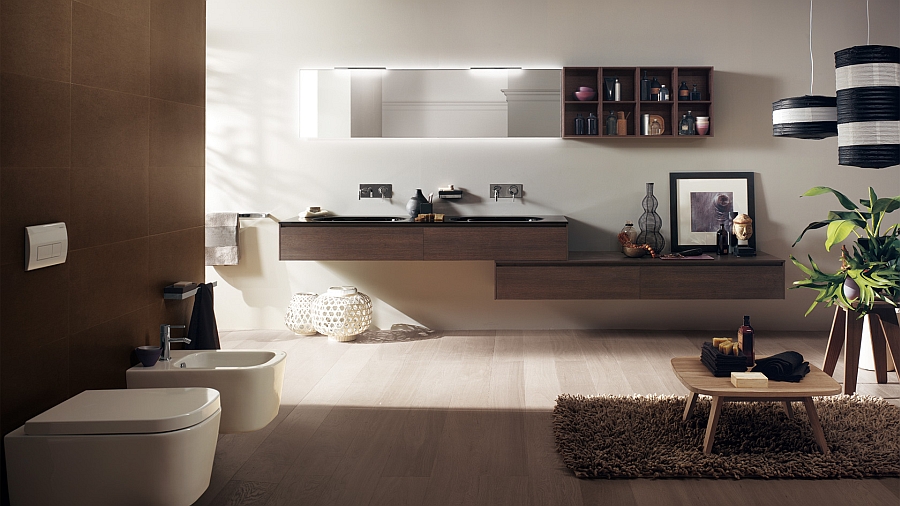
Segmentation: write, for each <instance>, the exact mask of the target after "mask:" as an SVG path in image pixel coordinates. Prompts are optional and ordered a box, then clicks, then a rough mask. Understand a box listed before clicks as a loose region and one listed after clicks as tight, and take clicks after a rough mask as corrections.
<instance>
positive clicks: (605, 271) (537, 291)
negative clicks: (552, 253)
mask: <svg viewBox="0 0 900 506" xmlns="http://www.w3.org/2000/svg"><path fill="white" fill-rule="evenodd" d="M639 269H640V267H637V266H635V267H598V266H560V265H550V266H546V267H544V266H503V265H498V266H497V272H496V298H497V299H507V300H541V299H638V298H640V273H639Z"/></svg>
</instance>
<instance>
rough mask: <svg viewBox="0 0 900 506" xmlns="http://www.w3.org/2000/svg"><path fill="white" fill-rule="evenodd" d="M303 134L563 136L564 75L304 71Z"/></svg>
mask: <svg viewBox="0 0 900 506" xmlns="http://www.w3.org/2000/svg"><path fill="white" fill-rule="evenodd" d="M300 136H301V137H305V138H316V137H317V138H332V139H334V138H338V139H340V138H352V137H390V138H454V137H456V138H491V137H559V136H560V70H559V69H440V70H423V69H413V70H410V69H398V70H395V69H389V70H385V69H327V70H316V69H310V70H301V71H300Z"/></svg>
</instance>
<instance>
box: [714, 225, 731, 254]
mask: <svg viewBox="0 0 900 506" xmlns="http://www.w3.org/2000/svg"><path fill="white" fill-rule="evenodd" d="M730 235H731V233H730V232H728V231H727V230H725V224H724V223H722V224H721V225H720V226H719V230H718V231H717V232H716V253H718V254H720V255H727V254H728V245H729V242H730Z"/></svg>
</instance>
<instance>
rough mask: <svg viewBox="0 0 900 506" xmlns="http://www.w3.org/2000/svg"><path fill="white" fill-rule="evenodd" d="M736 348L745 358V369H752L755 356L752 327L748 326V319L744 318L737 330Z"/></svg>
mask: <svg viewBox="0 0 900 506" xmlns="http://www.w3.org/2000/svg"><path fill="white" fill-rule="evenodd" d="M738 346H739V347H740V349H741V351H742V352H744V355H746V356H747V367H753V364H754V363H755V362H756V356H755V354H754V353H753V327H751V326H750V317H749V316H746V315H745V316H744V324H743V325H741V327H740V328H739V329H738Z"/></svg>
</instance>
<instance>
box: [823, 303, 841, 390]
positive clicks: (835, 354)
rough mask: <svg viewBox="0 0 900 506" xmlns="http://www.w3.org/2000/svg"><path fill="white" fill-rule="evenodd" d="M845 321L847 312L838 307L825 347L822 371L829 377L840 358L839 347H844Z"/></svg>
mask: <svg viewBox="0 0 900 506" xmlns="http://www.w3.org/2000/svg"><path fill="white" fill-rule="evenodd" d="M846 320H847V311H845V310H844V308H842V307H840V306H835V308H834V320H833V321H832V322H831V333H830V334H828V345H827V346H826V347H825V364H824V365H822V370H823V371H825V374H827V375H829V376H833V375H834V368H835V366H837V361H838V358H839V357H840V356H841V347H842V346H844V330H845V329H844V325H845V324H844V322H845V321H846Z"/></svg>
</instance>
